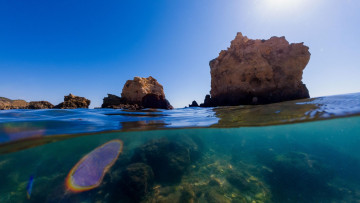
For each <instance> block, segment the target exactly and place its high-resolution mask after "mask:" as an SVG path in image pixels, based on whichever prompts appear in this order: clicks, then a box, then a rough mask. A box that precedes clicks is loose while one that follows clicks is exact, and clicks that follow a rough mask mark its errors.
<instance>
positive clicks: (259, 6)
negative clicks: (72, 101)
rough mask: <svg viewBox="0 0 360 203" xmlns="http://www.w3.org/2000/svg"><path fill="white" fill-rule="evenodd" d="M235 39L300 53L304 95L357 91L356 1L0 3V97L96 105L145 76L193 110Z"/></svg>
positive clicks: (359, 21)
mask: <svg viewBox="0 0 360 203" xmlns="http://www.w3.org/2000/svg"><path fill="white" fill-rule="evenodd" d="M237 32H242V33H243V34H244V35H246V36H248V37H249V38H254V39H268V38H270V37H271V36H286V39H287V40H288V41H289V42H304V43H305V45H307V46H309V47H310V52H311V59H310V62H309V64H308V66H307V67H306V69H305V71H304V75H303V81H304V83H305V84H306V85H307V87H308V89H309V91H310V95H311V96H312V97H317V96H324V95H333V94H341V93H352V92H360V79H359V78H360V1H358V0H156V1H148V0H126V1H125V0H113V1H112V0H108V1H93V0H43V1H38V0H32V1H27V0H0V71H1V72H0V74H1V79H0V96H4V97H8V98H11V99H25V100H27V101H30V100H47V101H50V102H52V103H53V104H57V103H60V102H61V101H62V100H63V96H64V95H67V94H69V93H73V94H75V95H79V96H84V97H87V98H89V99H90V100H91V101H92V105H91V107H97V106H100V105H101V104H102V99H103V97H105V96H106V94H107V93H112V94H116V95H120V93H121V90H122V87H123V85H124V84H125V82H126V80H128V79H132V78H133V77H134V76H141V77H148V76H149V75H151V76H153V77H155V78H156V79H157V80H158V81H159V82H160V83H161V84H162V85H163V86H164V90H165V94H166V97H167V99H168V100H169V101H170V102H171V104H173V105H174V106H175V107H184V106H185V105H187V104H189V103H191V101H192V100H194V99H196V100H197V101H198V102H199V103H200V102H202V101H203V99H204V96H205V94H207V93H209V91H210V68H209V61H210V60H211V59H213V58H215V57H217V56H218V54H219V52H220V51H221V50H222V49H226V48H227V47H228V46H229V45H230V41H231V40H233V39H234V37H235V36H236V33H237Z"/></svg>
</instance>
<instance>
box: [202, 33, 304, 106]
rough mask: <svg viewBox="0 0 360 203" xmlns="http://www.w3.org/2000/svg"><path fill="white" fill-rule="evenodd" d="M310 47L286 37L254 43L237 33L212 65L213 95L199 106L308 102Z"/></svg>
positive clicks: (255, 41)
mask: <svg viewBox="0 0 360 203" xmlns="http://www.w3.org/2000/svg"><path fill="white" fill-rule="evenodd" d="M309 60H310V52H309V47H307V46H304V45H303V43H293V44H289V42H288V41H287V40H286V39H285V37H271V38H270V39H268V40H260V39H256V40H252V39H249V38H247V37H246V36H243V35H242V33H240V32H239V33H238V34H237V36H236V37H235V39H234V40H233V41H232V42H231V45H230V47H229V48H228V49H227V50H223V51H221V52H220V54H219V56H218V57H217V58H215V59H213V60H211V61H210V73H211V91H210V95H207V96H206V97H205V101H204V103H203V104H201V105H200V106H203V107H214V106H234V105H246V104H269V103H275V102H282V101H288V100H295V99H303V98H309V97H310V96H309V92H308V90H307V88H306V86H305V84H303V83H302V81H301V80H302V75H303V70H304V69H305V66H306V65H307V64H308V62H309Z"/></svg>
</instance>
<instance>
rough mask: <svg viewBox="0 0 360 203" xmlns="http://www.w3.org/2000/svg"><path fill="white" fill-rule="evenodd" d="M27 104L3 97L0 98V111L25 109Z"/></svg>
mask: <svg viewBox="0 0 360 203" xmlns="http://www.w3.org/2000/svg"><path fill="white" fill-rule="evenodd" d="M27 107H28V103H27V102H26V101H24V100H20V99H18V100H11V99H8V98H5V97H0V110H8V109H27Z"/></svg>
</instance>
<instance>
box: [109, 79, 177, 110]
mask: <svg viewBox="0 0 360 203" xmlns="http://www.w3.org/2000/svg"><path fill="white" fill-rule="evenodd" d="M102 108H125V109H134V110H137V109H141V108H158V109H173V107H172V106H171V105H170V103H169V101H168V100H167V99H166V98H165V93H164V89H163V86H162V85H161V84H160V83H159V82H158V81H157V80H156V79H155V78H153V77H151V76H149V77H148V78H142V77H134V79H133V80H128V81H126V83H125V85H124V87H123V89H122V93H121V97H118V96H116V95H112V94H108V97H105V98H104V102H103V104H102Z"/></svg>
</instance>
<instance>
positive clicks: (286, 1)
mask: <svg viewBox="0 0 360 203" xmlns="http://www.w3.org/2000/svg"><path fill="white" fill-rule="evenodd" d="M254 3H255V4H256V5H255V7H256V10H257V11H256V14H257V15H258V16H259V17H260V16H261V17H265V18H266V19H276V18H280V19H282V20H286V19H288V18H293V17H295V16H303V14H304V13H308V11H309V10H311V9H310V8H311V7H313V6H315V2H312V1H311V0H257V1H254Z"/></svg>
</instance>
